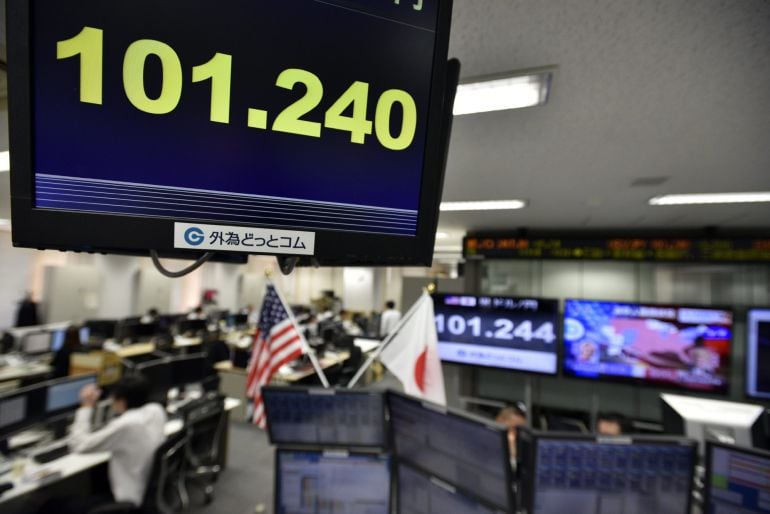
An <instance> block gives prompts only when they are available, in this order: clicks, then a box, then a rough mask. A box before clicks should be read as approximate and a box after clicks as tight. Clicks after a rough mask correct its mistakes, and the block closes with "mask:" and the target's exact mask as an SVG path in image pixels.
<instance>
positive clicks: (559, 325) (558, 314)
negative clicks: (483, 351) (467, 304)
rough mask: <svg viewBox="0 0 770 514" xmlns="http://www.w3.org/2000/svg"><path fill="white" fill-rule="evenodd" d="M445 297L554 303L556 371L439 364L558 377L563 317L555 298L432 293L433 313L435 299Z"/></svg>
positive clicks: (561, 348) (461, 363)
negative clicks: (483, 297) (543, 371)
mask: <svg viewBox="0 0 770 514" xmlns="http://www.w3.org/2000/svg"><path fill="white" fill-rule="evenodd" d="M446 296H473V297H475V298H480V297H482V296H486V297H490V298H506V299H513V300H530V299H531V300H537V301H539V302H555V303H556V311H555V316H556V319H555V321H554V324H553V330H554V332H555V333H556V340H555V341H554V344H555V345H556V350H555V351H554V353H555V354H556V369H555V370H554V372H553V373H541V372H539V371H532V370H527V369H517V368H506V367H504V366H490V365H484V364H473V363H470V362H457V361H450V360H444V359H441V362H442V363H444V364H451V365H453V366H460V367H463V368H469V369H473V368H476V369H496V370H500V371H507V372H510V373H516V374H521V375H529V376H532V377H558V376H559V373H560V371H561V369H562V365H563V363H562V360H563V357H564V330H563V327H564V323H563V317H564V316H563V315H562V313H561V311H560V301H559V300H558V299H556V298H539V297H535V296H532V297H529V296H500V295H491V294H490V295H484V294H466V293H440V292H437V293H433V294H431V298H432V299H433V302H434V303H433V309H434V311H435V309H436V303H435V302H436V298H437V297H446ZM438 344H441V341H438ZM478 346H480V347H482V348H490V347H489V346H487V345H478Z"/></svg>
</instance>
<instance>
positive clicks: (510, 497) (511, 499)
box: [385, 390, 516, 512]
mask: <svg viewBox="0 0 770 514" xmlns="http://www.w3.org/2000/svg"><path fill="white" fill-rule="evenodd" d="M393 396H396V397H399V398H401V399H403V400H407V401H409V402H411V403H413V404H416V405H418V406H419V407H420V408H422V409H425V410H429V411H431V412H433V413H437V414H443V415H445V416H448V417H450V418H459V419H461V420H463V421H470V422H472V423H477V424H480V425H484V426H485V427H487V428H488V429H489V430H495V431H498V432H499V434H498V435H499V437H500V442H501V446H502V448H504V450H505V451H502V452H500V459H501V463H500V464H501V466H502V467H503V470H504V476H505V483H506V484H507V485H508V487H507V489H506V492H507V502H508V505H497V504H496V503H495V502H492V501H490V500H489V499H487V498H483V497H481V496H479V495H478V494H477V493H476V492H475V491H471V490H469V489H467V488H466V487H464V486H463V485H462V484H455V483H454V482H453V481H452V480H451V479H449V478H447V477H444V476H441V475H440V474H438V473H433V472H432V471H431V470H429V469H425V468H423V467H422V466H420V465H419V464H418V463H416V462H414V461H413V460H411V459H409V457H408V456H406V458H405V457H404V456H400V455H398V448H397V447H396V444H395V442H396V441H395V440H396V433H395V432H396V431H395V430H394V429H393V414H392V412H391V409H390V398H392V397H393ZM385 401H386V404H387V408H388V415H389V419H390V420H391V430H390V441H389V446H390V449H391V454H392V455H393V458H394V460H395V461H396V462H399V463H400V462H401V461H403V462H405V463H407V464H408V465H409V466H410V467H411V468H414V469H417V470H419V471H422V472H423V473H425V474H427V475H430V476H434V477H436V478H438V479H439V480H441V481H443V482H446V483H448V484H450V485H452V486H453V487H456V488H457V490H458V491H461V492H462V493H463V494H465V495H466V496H468V497H470V498H472V499H474V500H478V501H480V502H481V503H483V504H484V505H495V507H496V508H498V509H499V508H502V509H503V510H505V511H506V512H513V510H514V506H515V501H516V499H515V495H514V492H513V483H514V474H513V468H512V467H511V461H510V451H509V444H508V431H507V430H506V428H505V427H504V426H503V425H500V424H499V423H497V422H495V421H492V420H489V419H485V418H483V417H481V416H477V415H475V414H471V413H468V412H464V411H461V410H459V409H453V408H451V407H444V406H442V405H438V404H435V403H432V402H429V401H427V400H421V399H419V398H415V397H414V396H410V395H407V394H404V393H399V392H396V391H392V390H388V392H387V394H386V397H385Z"/></svg>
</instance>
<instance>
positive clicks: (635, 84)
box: [0, 0, 770, 248]
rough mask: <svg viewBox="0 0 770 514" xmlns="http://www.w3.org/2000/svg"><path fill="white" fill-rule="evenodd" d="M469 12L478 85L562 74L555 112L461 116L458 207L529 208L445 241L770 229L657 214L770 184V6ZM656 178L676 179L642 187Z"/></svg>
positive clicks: (459, 8)
mask: <svg viewBox="0 0 770 514" xmlns="http://www.w3.org/2000/svg"><path fill="white" fill-rule="evenodd" d="M4 4H5V1H2V0H0V7H4ZM454 4H455V7H454V18H453V22H452V36H451V44H450V55H451V56H454V57H458V58H460V60H461V61H462V64H463V73H462V75H463V77H464V78H469V77H473V76H478V75H486V74H492V73H499V72H506V71H511V70H517V69H523V68H532V67H540V66H546V65H555V66H557V70H556V72H555V76H554V80H553V87H552V91H551V97H550V99H549V102H548V104H547V105H545V106H542V107H534V108H528V109H520V110H516V111H507V112H499V113H489V114H476V115H469V116H462V117H458V118H455V124H454V133H453V137H452V143H451V147H450V152H449V164H448V169H447V175H446V185H445V190H444V200H484V199H508V198H523V199H526V200H528V202H529V206H528V207H527V208H526V209H523V210H520V211H507V212H486V213H442V216H441V220H440V227H439V228H440V230H441V231H444V232H448V233H449V234H450V238H448V239H444V240H440V241H438V243H437V246H438V247H444V248H446V247H447V246H449V247H452V246H455V245H456V244H457V242H458V241H459V237H460V236H461V234H463V233H464V232H465V231H467V230H482V229H504V228H519V227H530V228H590V229H599V228H602V229H604V228H617V229H634V228H669V227H677V228H690V227H692V228H700V227H704V226H721V227H765V228H770V205H769V204H764V205H762V204H758V205H741V206H694V207H650V206H647V205H646V200H647V199H649V198H650V197H652V196H655V195H658V194H662V193H688V192H724V191H728V192H729V191H756V190H770V86H769V84H770V1H767V0H732V1H726V0H644V1H638V0H622V1H621V0H581V1H579V2H577V1H574V0H548V1H545V2H544V1H542V0H483V1H479V0H455V2H454ZM4 11H5V9H0V22H2V23H0V31H1V32H0V40H2V42H1V43H0V53H2V55H3V56H4V54H5V45H4V40H5V23H4V21H5V20H4ZM0 75H4V73H0ZM3 79H4V77H3ZM3 125H5V123H3ZM6 130H7V129H6V127H5V126H3V127H2V130H0V132H3V134H2V137H1V139H2V141H0V146H1V147H2V148H0V150H2V149H5V148H7V139H6V136H5V132H6ZM649 177H668V180H667V181H666V182H665V183H664V184H662V185H657V186H646V187H632V186H631V184H632V182H633V181H635V180H637V179H643V178H649ZM7 178H8V174H2V173H0V217H5V216H6V215H7V212H8V211H7V205H8V191H7Z"/></svg>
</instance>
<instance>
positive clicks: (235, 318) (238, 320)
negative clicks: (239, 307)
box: [227, 314, 249, 327]
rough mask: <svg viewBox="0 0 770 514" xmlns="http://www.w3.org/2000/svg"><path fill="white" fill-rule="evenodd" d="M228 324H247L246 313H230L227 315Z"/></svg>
mask: <svg viewBox="0 0 770 514" xmlns="http://www.w3.org/2000/svg"><path fill="white" fill-rule="evenodd" d="M227 321H228V325H230V326H231V327H243V326H246V325H248V324H249V315H248V314H231V315H230V316H229V317H228V320H227Z"/></svg>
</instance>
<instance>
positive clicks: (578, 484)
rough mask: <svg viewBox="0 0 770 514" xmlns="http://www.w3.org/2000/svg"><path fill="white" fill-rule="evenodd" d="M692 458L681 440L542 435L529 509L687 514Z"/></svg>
mask: <svg viewBox="0 0 770 514" xmlns="http://www.w3.org/2000/svg"><path fill="white" fill-rule="evenodd" d="M696 460H697V455H696V452H695V445H694V443H692V442H691V441H686V440H684V439H675V438H668V439H664V438H633V439H632V438H593V437H590V436H586V437H580V436H561V435H549V434H541V435H538V436H536V443H535V453H534V460H533V462H532V463H531V464H530V465H531V467H532V470H531V472H532V475H533V479H534V481H533V484H534V486H533V488H532V490H531V491H529V490H528V491H525V492H524V494H525V495H527V497H526V498H525V503H526V504H529V507H530V508H529V509H528V510H527V512H532V513H533V514H550V513H553V512H569V513H571V514H595V513H597V512H608V513H609V512H612V513H621V512H639V513H641V512H645V513H647V512H650V513H652V512H655V513H659V514H689V513H690V501H691V500H690V497H691V495H692V482H693V470H694V468H695V464H696Z"/></svg>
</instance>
